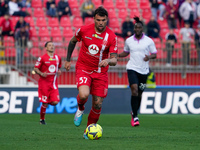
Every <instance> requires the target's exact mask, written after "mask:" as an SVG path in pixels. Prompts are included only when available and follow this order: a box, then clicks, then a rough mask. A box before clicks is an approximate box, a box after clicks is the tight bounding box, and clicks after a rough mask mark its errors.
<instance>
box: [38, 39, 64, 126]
mask: <svg viewBox="0 0 200 150" xmlns="http://www.w3.org/2000/svg"><path fill="white" fill-rule="evenodd" d="M45 48H46V50H47V53H46V54H44V55H43V56H41V57H39V58H38V60H37V62H36V63H35V68H34V71H35V72H36V73H37V74H39V75H40V79H39V81H38V97H39V101H40V102H42V106H41V109H40V124H45V114H46V108H47V106H48V104H50V105H53V106H55V105H57V104H58V102H59V101H60V97H59V91H58V83H57V76H58V75H60V74H61V71H60V68H61V62H62V61H61V58H60V57H59V56H58V55H56V54H54V50H55V49H54V44H53V43H52V42H51V41H49V42H47V43H46V44H45Z"/></svg>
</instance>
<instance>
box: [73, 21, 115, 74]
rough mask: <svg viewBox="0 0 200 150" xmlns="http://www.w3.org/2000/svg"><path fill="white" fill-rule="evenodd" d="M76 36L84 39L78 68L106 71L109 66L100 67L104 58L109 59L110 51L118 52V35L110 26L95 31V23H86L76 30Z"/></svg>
mask: <svg viewBox="0 0 200 150" xmlns="http://www.w3.org/2000/svg"><path fill="white" fill-rule="evenodd" d="M75 37H76V39H77V40H78V41H82V46H81V49H80V53H79V57H78V61H77V63H76V69H81V70H85V71H87V72H92V71H96V72H106V71H107V70H108V66H107V67H99V66H98V65H99V63H100V62H101V61H102V60H103V59H107V58H108V55H109V53H117V51H118V49H117V36H116V35H115V34H114V32H113V31H111V30H110V29H109V28H108V27H106V30H105V31H104V32H102V33H97V32H96V31H95V25H94V24H91V25H86V26H83V27H81V28H79V29H78V30H77V31H76V34H75Z"/></svg>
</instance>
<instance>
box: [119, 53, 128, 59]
mask: <svg viewBox="0 0 200 150" xmlns="http://www.w3.org/2000/svg"><path fill="white" fill-rule="evenodd" d="M128 55H129V53H127V52H122V53H120V54H118V57H119V58H120V57H126V56H128Z"/></svg>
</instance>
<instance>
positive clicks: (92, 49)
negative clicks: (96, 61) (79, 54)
mask: <svg viewBox="0 0 200 150" xmlns="http://www.w3.org/2000/svg"><path fill="white" fill-rule="evenodd" d="M88 50H89V52H90V53H91V54H93V55H94V54H97V53H98V52H99V47H98V46H97V45H95V44H91V45H90V46H89V47H88Z"/></svg>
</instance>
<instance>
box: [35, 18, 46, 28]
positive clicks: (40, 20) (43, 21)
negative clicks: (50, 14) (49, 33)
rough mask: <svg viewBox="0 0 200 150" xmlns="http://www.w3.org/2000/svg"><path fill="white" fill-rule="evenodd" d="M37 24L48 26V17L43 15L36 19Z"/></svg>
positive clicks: (38, 25)
mask: <svg viewBox="0 0 200 150" xmlns="http://www.w3.org/2000/svg"><path fill="white" fill-rule="evenodd" d="M36 26H37V27H47V22H46V19H45V18H43V17H39V18H37V20H36Z"/></svg>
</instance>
